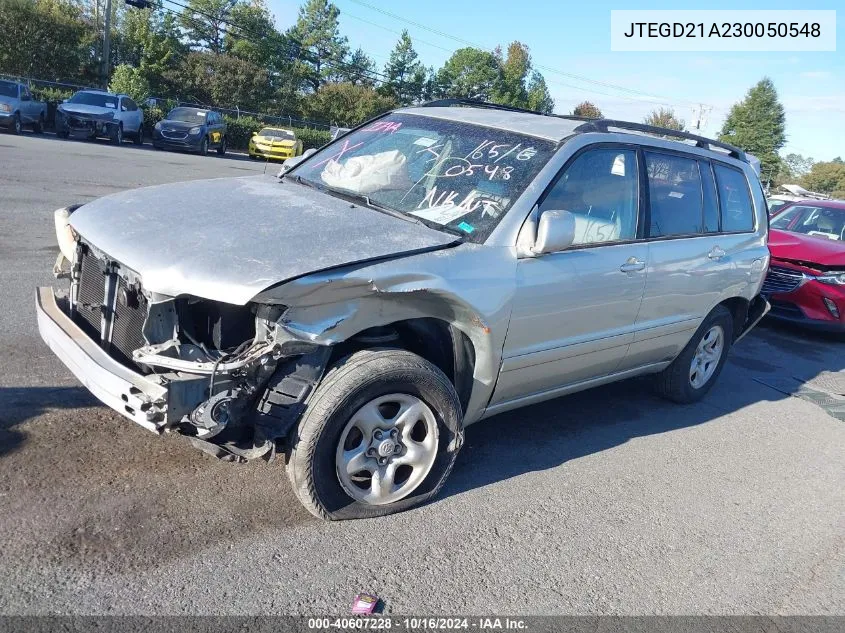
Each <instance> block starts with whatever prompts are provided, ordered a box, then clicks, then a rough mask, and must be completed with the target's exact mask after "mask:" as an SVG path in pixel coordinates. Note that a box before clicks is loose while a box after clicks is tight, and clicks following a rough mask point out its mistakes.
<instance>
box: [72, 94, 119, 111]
mask: <svg viewBox="0 0 845 633" xmlns="http://www.w3.org/2000/svg"><path fill="white" fill-rule="evenodd" d="M68 103H79V104H82V105H89V106H97V107H100V108H111V109H112V110H117V97H115V96H112V95H107V94H105V93H100V92H77V93H76V94H75V95H73V96H72V97H71V98H70V99H68Z"/></svg>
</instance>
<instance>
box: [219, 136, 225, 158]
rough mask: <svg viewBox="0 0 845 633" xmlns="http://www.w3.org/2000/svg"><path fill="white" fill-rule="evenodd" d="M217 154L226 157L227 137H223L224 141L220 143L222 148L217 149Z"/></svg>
mask: <svg viewBox="0 0 845 633" xmlns="http://www.w3.org/2000/svg"><path fill="white" fill-rule="evenodd" d="M217 154H218V155H220V156H225V155H226V137H225V136H224V137H223V140H222V141H220V146H219V147H218V148H217Z"/></svg>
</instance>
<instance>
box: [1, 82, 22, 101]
mask: <svg viewBox="0 0 845 633" xmlns="http://www.w3.org/2000/svg"><path fill="white" fill-rule="evenodd" d="M0 97H12V98H15V99H17V97H18V86H17V84H13V83H10V82H8V81H0Z"/></svg>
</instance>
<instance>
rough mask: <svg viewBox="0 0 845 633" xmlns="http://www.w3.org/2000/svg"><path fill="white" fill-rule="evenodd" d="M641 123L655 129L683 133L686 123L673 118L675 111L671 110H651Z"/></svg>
mask: <svg viewBox="0 0 845 633" xmlns="http://www.w3.org/2000/svg"><path fill="white" fill-rule="evenodd" d="M643 123H645V124H646V125H653V126H655V127H663V128H666V129H668V130H678V131H679V132H683V131H684V130H685V129H686V126H687V124H686V122H685V121H684V120H683V119H679V118H678V117H676V116H675V111H674V110H672V108H659V109H657V110H652V111H651V114H649V115H648V116H647V117H646V118H645V119H643Z"/></svg>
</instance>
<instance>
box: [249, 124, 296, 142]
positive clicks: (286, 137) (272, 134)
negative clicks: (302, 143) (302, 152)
mask: <svg viewBox="0 0 845 633" xmlns="http://www.w3.org/2000/svg"><path fill="white" fill-rule="evenodd" d="M258 136H264V137H267V138H272V139H275V140H277V141H295V140H296V135H295V134H294V133H293V132H291V131H290V130H275V129H273V128H270V127H265V128H263V129H262V130H261V131H260V132H259V133H258Z"/></svg>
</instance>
